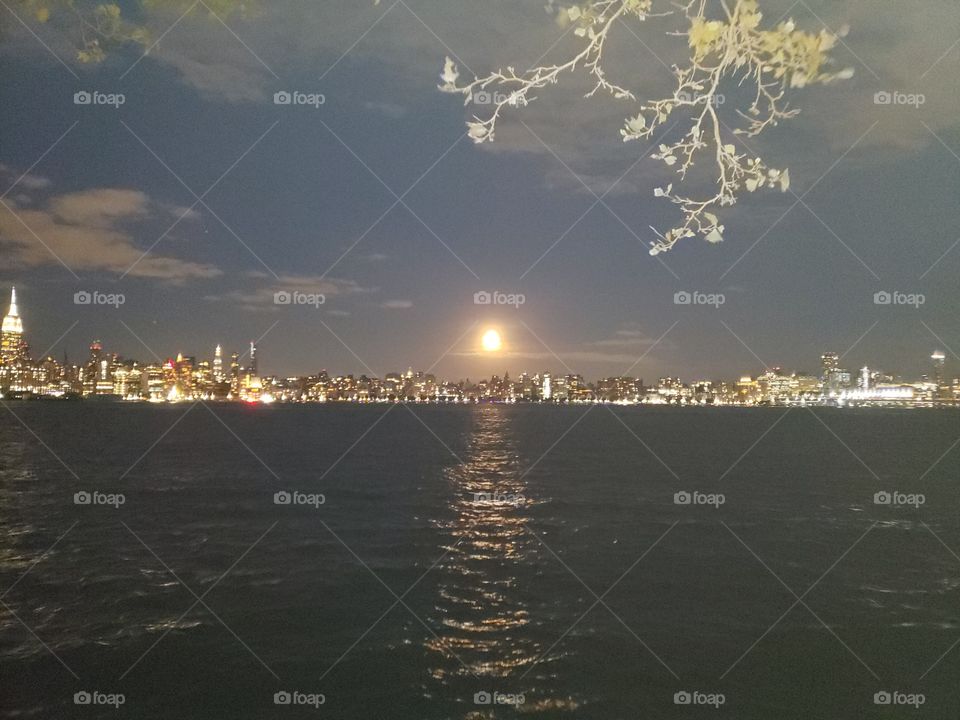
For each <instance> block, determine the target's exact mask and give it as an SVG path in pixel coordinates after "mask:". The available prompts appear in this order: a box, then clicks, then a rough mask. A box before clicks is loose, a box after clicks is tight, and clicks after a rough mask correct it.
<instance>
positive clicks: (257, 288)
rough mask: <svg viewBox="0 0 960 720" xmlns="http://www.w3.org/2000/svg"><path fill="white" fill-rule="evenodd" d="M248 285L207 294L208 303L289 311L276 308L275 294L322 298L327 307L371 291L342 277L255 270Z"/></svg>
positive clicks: (333, 311)
mask: <svg viewBox="0 0 960 720" xmlns="http://www.w3.org/2000/svg"><path fill="white" fill-rule="evenodd" d="M244 277H245V278H247V281H248V282H247V284H248V285H250V286H252V287H244V288H243V289H237V290H231V291H229V292H226V293H223V294H220V295H207V296H206V297H205V299H206V300H208V301H210V302H220V303H229V304H232V305H235V306H236V307H238V308H240V309H242V310H246V311H250V312H277V311H279V310H281V309H284V308H288V307H289V306H287V305H278V304H277V303H276V301H275V295H276V293H281V292H286V293H303V294H304V295H323V296H324V302H323V303H322V304H321V305H320V306H323V305H327V304H328V303H329V302H330V299H331V298H336V297H344V296H349V295H356V294H364V293H369V292H371V289H370V288H364V287H361V286H360V285H359V284H357V282H355V281H354V280H347V279H343V278H331V277H323V276H319V275H292V274H281V275H279V276H278V277H273V276H272V275H269V274H268V273H264V272H260V271H254V272H248V273H246V274H245V275H244ZM327 314H329V315H334V316H338V315H349V314H350V313H349V312H347V311H344V310H338V309H330V310H327Z"/></svg>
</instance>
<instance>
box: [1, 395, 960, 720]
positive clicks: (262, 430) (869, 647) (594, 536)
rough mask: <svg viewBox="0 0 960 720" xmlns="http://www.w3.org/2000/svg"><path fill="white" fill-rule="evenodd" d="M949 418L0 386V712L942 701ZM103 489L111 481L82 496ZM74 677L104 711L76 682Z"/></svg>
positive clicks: (776, 706) (410, 713) (886, 709)
mask: <svg viewBox="0 0 960 720" xmlns="http://www.w3.org/2000/svg"><path fill="white" fill-rule="evenodd" d="M8 410H9V411H12V412H15V413H16V415H17V416H19V418H20V419H22V424H21V422H20V421H19V420H18V419H16V418H15V417H14V416H13V414H12V413H11V412H9V411H8ZM385 413H386V414H385ZM27 428H29V429H27ZM34 433H35V434H34ZM958 435H960V423H958V416H957V414H956V413H955V412H949V411H942V412H941V411H909V410H879V409H873V410H843V411H836V410H829V409H818V410H816V411H809V410H805V409H794V410H791V411H789V413H786V414H785V411H784V410H783V409H750V410H742V409H721V408H717V409H671V408H663V409H651V408H607V407H592V408H588V407H567V408H561V407H530V406H526V407H525V406H513V407H507V406H474V407H436V406H430V407H404V406H392V407H388V406H364V407H362V406H316V405H314V406H283V407H278V406H272V407H265V406H264V407H259V406H258V407H248V406H240V405H229V406H227V405H212V406H209V407H208V406H206V405H202V404H198V405H194V406H189V405H176V406H147V405H120V404H95V403H75V404H74V403H63V404H54V403H14V404H9V405H8V406H7V409H0V526H2V536H0V537H2V538H3V539H2V543H0V593H4V594H2V602H3V604H2V605H0V678H2V680H0V682H2V692H0V712H2V716H3V717H16V718H34V717H36V718H67V717H120V716H121V715H124V716H127V717H135V718H206V719H210V718H231V719H233V718H268V717H270V718H273V717H276V718H287V717H290V718H293V717H328V718H403V719H407V718H409V719H411V720H412V719H418V720H419V719H421V718H424V719H426V718H431V719H432V718H509V717H516V716H517V715H518V714H521V715H529V716H532V717H538V718H544V719H547V718H598V719H602V720H616V719H618V718H648V717H649V718H673V717H691V716H694V715H697V716H705V717H712V716H713V715H711V713H717V716H719V715H724V716H728V717H736V718H764V719H766V718H771V717H778V718H838V717H857V718H874V717H875V718H888V717H932V718H948V717H957V716H958V713H960V690H958V685H957V682H956V677H957V673H958V671H960V646H958V647H957V648H955V649H954V650H952V651H951V652H949V653H948V654H946V656H945V657H943V659H942V660H940V662H939V663H937V664H936V665H935V662H936V661H937V660H938V658H940V656H941V655H943V654H944V653H945V652H947V651H948V649H950V648H951V646H952V645H953V644H954V643H955V642H957V641H958V640H960V558H958V557H957V556H956V555H954V554H953V553H954V552H956V553H960V524H958V514H957V510H958V507H960V498H958V494H957V480H958V478H960V472H958V470H960V446H953V443H955V442H956V441H957V439H958ZM951 447H952V448H953V449H952V450H950V449H951ZM948 450H950V452H947V451H948ZM944 453H947V454H946V455H944ZM941 456H943V457H942V458H941ZM938 458H941V459H940V461H939V462H938V463H937V464H936V465H935V466H934V461H936V460H937V459H938ZM931 466H933V467H932V469H931ZM94 490H96V491H99V492H101V493H105V494H110V493H122V494H123V495H124V497H125V502H124V504H122V505H120V506H119V507H111V506H103V505H76V504H74V499H73V498H74V493H76V492H79V491H94ZM283 490H298V491H300V492H302V493H307V494H309V493H313V494H319V493H322V494H323V495H324V496H325V502H324V503H323V504H322V505H320V506H319V507H314V506H311V505H276V504H274V493H275V492H278V491H283ZM880 490H890V491H892V490H898V491H900V492H903V493H923V494H924V496H925V504H923V505H922V506H921V507H919V508H913V507H887V506H878V505H875V504H874V502H873V496H874V493H875V492H877V491H880ZM678 491H688V492H692V491H699V492H701V493H704V494H710V493H722V494H723V495H724V496H725V502H724V503H723V504H722V505H720V506H719V507H714V506H710V505H698V506H693V505H677V504H675V503H674V493H675V492H678ZM475 493H495V494H496V495H495V496H494V497H493V499H491V500H481V501H479V502H478V501H477V500H476V496H475ZM64 533H66V534H65V535H64ZM61 536H63V537H62V539H60V540H59V542H56V541H57V539H58V538H59V537H61ZM941 540H942V542H943V543H945V544H946V546H949V548H952V551H951V550H950V549H948V548H947V547H945V546H944V544H941ZM55 542H56V545H55V546H54V547H53V549H52V550H50V548H51V546H52V545H54V543H55ZM48 550H49V552H48ZM8 588H9V590H8ZM798 597H799V598H800V599H801V602H798V600H797V598H798ZM198 598H199V600H198ZM598 598H599V601H598ZM14 613H15V614H16V616H15V615H14ZM17 618H19V620H18V619H17ZM21 621H22V622H21ZM828 628H829V629H828ZM931 666H933V668H932V669H929V668H931ZM928 669H929V671H928ZM924 673H926V675H925V676H924V677H923V678H922V679H921V676H922V675H924ZM74 674H75V675H76V676H77V677H74ZM875 676H876V677H875ZM94 690H97V691H100V692H102V693H107V694H109V693H122V694H123V696H124V704H123V706H122V707H121V709H120V710H119V711H117V710H115V709H113V708H112V707H109V706H104V705H89V706H77V705H75V704H74V693H76V692H81V691H88V692H92V691H94ZM884 690H887V691H895V690H899V691H901V692H904V693H922V694H923V695H924V699H925V702H924V704H923V705H922V706H921V707H920V709H919V710H915V709H914V708H912V707H909V706H906V707H905V706H882V705H875V704H874V700H873V697H874V693H876V692H880V691H884ZM280 691H291V692H292V691H298V692H300V693H303V694H304V695H303V696H298V700H299V701H300V702H309V701H310V698H309V697H307V696H309V695H310V694H314V695H317V696H319V695H320V694H322V695H323V697H324V700H325V702H324V704H323V705H321V706H320V707H319V708H318V709H315V708H313V707H310V706H309V705H299V706H297V707H286V706H277V705H275V704H274V693H276V692H280ZM683 691H688V692H693V691H700V692H702V693H705V694H722V695H723V700H724V703H723V705H722V706H721V707H720V709H719V710H715V709H713V708H711V707H709V706H700V707H691V706H683V705H675V704H674V694H675V693H678V692H683ZM483 692H490V693H501V694H503V696H504V699H507V700H509V699H518V696H519V695H522V696H523V701H524V704H523V705H521V706H519V707H518V708H514V707H513V706H510V705H503V704H500V705H497V704H490V705H484V704H476V703H475V702H474V696H475V693H483ZM482 697H483V696H482V695H481V696H480V698H481V699H482ZM102 699H103V698H101V700H102ZM698 699H699V700H705V699H707V698H705V697H704V696H700V697H699V698H698ZM713 699H714V700H718V698H713ZM314 700H315V701H316V702H319V697H316V698H314Z"/></svg>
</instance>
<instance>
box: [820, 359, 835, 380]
mask: <svg viewBox="0 0 960 720" xmlns="http://www.w3.org/2000/svg"><path fill="white" fill-rule="evenodd" d="M820 367H821V369H822V370H823V379H824V380H826V379H827V378H829V377H830V373H832V372H834V371H836V370H839V369H840V356H839V355H837V354H836V353H835V352H825V353H824V354H823V355H821V356H820Z"/></svg>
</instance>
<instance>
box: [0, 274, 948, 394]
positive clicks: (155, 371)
mask: <svg viewBox="0 0 960 720" xmlns="http://www.w3.org/2000/svg"><path fill="white" fill-rule="evenodd" d="M78 299H79V300H80V301H81V304H88V303H90V302H93V298H90V297H88V296H80V297H79V298H78ZM114 300H116V298H114ZM279 302H280V304H289V303H290V302H291V299H290V298H288V297H281V298H280V299H279ZM120 304H122V302H121V303H120ZM141 342H142V341H141ZM481 346H482V348H483V350H484V351H486V352H488V353H489V354H491V355H494V356H495V355H497V354H498V353H499V351H500V350H501V349H502V347H501V338H500V335H499V333H498V331H497V330H494V329H486V331H485V334H484V335H483V337H482V338H481ZM89 351H90V355H89V357H88V359H87V360H86V362H81V363H79V364H73V363H70V361H69V359H68V356H67V355H66V354H65V355H64V358H63V362H62V363H58V361H57V360H56V359H55V358H54V357H53V356H52V355H50V354H49V353H43V354H42V356H41V357H37V358H34V357H31V354H30V346H29V343H28V341H27V337H26V332H25V328H24V324H23V318H22V317H21V315H20V310H19V303H18V300H17V293H16V288H15V287H12V288H11V290H10V304H9V306H8V310H7V313H6V314H5V316H4V318H3V330H2V338H0V393H3V392H6V393H7V394H8V395H9V393H11V392H13V393H14V394H15V395H16V394H17V393H23V392H28V393H29V394H31V395H34V396H38V397H42V396H54V397H56V396H70V395H76V396H111V397H118V398H123V399H148V400H155V401H164V400H165V401H180V400H188V399H219V400H246V401H264V402H273V401H274V400H278V399H279V400H284V401H305V400H321V401H325V400H328V399H336V400H354V401H357V400H360V401H363V400H365V399H369V400H391V399H392V400H403V399H407V400H414V399H416V400H427V399H433V400H438V401H440V400H442V401H450V400H456V401H461V400H465V399H472V400H484V399H486V400H499V401H517V400H522V401H570V402H580V401H590V402H592V401H597V400H603V401H615V402H627V401H629V402H658V403H659V402H667V403H670V402H682V403H687V402H700V403H717V404H733V403H739V404H758V403H760V404H764V403H771V404H776V403H778V402H791V401H794V400H796V401H803V402H806V401H811V402H813V401H820V402H827V401H831V402H836V401H839V402H840V403H841V404H842V403H844V402H869V403H893V404H902V403H907V402H909V403H924V404H929V403H930V402H936V403H940V404H944V403H950V404H953V403H958V402H960V378H958V377H951V376H950V375H949V374H948V371H947V369H946V355H945V354H944V353H943V352H942V351H940V350H934V351H933V352H932V354H931V355H930V358H929V360H930V363H931V364H930V371H931V372H930V374H929V375H927V374H924V375H921V376H920V377H919V378H915V379H913V378H911V379H905V378H903V377H902V376H901V375H899V374H896V373H890V372H888V371H885V370H883V369H881V368H877V367H873V368H871V367H869V366H868V365H865V366H863V367H861V368H859V370H856V369H853V370H852V369H850V368H848V367H844V365H843V363H842V361H843V359H844V358H843V356H842V355H840V354H838V353H836V352H834V351H824V352H823V353H821V355H820V368H819V373H810V372H808V371H805V370H797V369H793V370H790V369H787V370H784V369H783V368H782V367H780V366H777V367H766V368H765V369H764V372H762V373H757V374H755V373H754V372H752V371H751V372H748V373H744V374H741V375H739V376H738V378H721V377H720V376H710V377H702V378H691V379H689V380H688V382H683V381H682V380H681V379H680V377H679V375H672V374H671V373H670V372H669V369H668V370H666V371H665V372H662V373H660V374H659V377H658V379H657V381H656V383H655V384H649V383H646V382H645V380H644V378H643V377H642V376H641V377H639V378H637V377H634V376H631V375H628V374H623V375H619V376H610V377H598V378H595V379H591V378H585V377H584V375H582V374H581V373H579V372H577V371H576V370H575V369H574V368H571V367H570V366H568V365H566V364H565V363H563V361H562V359H561V358H559V357H558V358H557V362H558V363H560V364H561V366H562V368H561V370H560V371H557V372H553V371H551V370H549V369H546V368H544V369H542V370H538V371H536V372H534V373H533V374H531V373H529V372H527V371H525V370H523V371H520V372H519V373H517V374H516V375H515V376H514V378H513V379H512V380H511V378H510V370H509V369H506V370H504V372H503V375H502V376H501V375H498V374H494V375H492V376H491V378H490V379H489V380H487V379H484V378H478V379H477V381H476V382H472V381H471V380H470V378H469V377H465V378H459V379H450V378H445V377H443V376H441V375H439V373H433V372H431V370H432V369H433V368H432V367H431V368H430V369H428V370H427V371H423V370H417V371H416V372H415V371H414V370H413V366H409V367H408V370H407V371H406V372H402V371H398V370H391V371H387V372H385V373H383V374H382V375H378V374H377V373H374V372H373V371H372V370H370V368H365V369H364V371H363V372H356V373H355V372H346V373H342V374H337V373H332V374H331V373H329V372H328V371H327V369H326V368H322V369H318V370H317V371H316V372H314V373H310V374H309V375H306V376H291V375H289V374H287V375H270V374H262V373H261V372H260V366H259V358H260V351H259V348H258V345H257V341H255V340H251V341H250V343H249V346H248V349H247V350H246V351H245V352H244V353H243V354H240V353H238V352H231V353H230V354H229V364H228V365H225V362H224V354H223V347H222V345H221V344H220V343H217V344H216V345H215V347H214V349H213V351H212V354H211V355H210V357H209V358H207V357H205V356H204V355H184V354H183V352H182V351H178V352H177V353H176V355H171V356H168V357H166V358H165V359H164V358H163V357H162V356H160V355H155V357H154V359H153V361H150V362H146V363H144V362H141V361H140V360H139V359H136V358H130V357H122V356H121V355H119V354H118V353H114V352H111V351H110V350H109V349H106V350H105V349H104V345H103V343H102V342H101V340H99V339H96V340H94V341H93V342H92V343H91V344H90V346H89ZM151 352H152V351H151ZM198 358H201V359H199V360H198ZM635 364H636V363H635ZM355 381H356V382H355Z"/></svg>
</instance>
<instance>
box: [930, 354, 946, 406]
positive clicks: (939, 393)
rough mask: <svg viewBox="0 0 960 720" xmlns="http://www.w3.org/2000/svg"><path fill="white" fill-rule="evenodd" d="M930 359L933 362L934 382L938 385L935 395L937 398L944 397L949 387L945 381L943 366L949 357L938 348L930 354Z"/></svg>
mask: <svg viewBox="0 0 960 720" xmlns="http://www.w3.org/2000/svg"><path fill="white" fill-rule="evenodd" d="M930 360H931V362H933V384H934V385H936V390H935V391H934V396H935V397H937V398H940V397H944V396H945V395H946V394H947V393H946V390H947V389H948V388H947V387H946V386H945V384H944V382H943V368H944V364H945V363H946V360H947V358H946V356H945V355H944V354H943V353H942V352H940V351H939V350H936V351H934V353H933V355H931V356H930Z"/></svg>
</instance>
